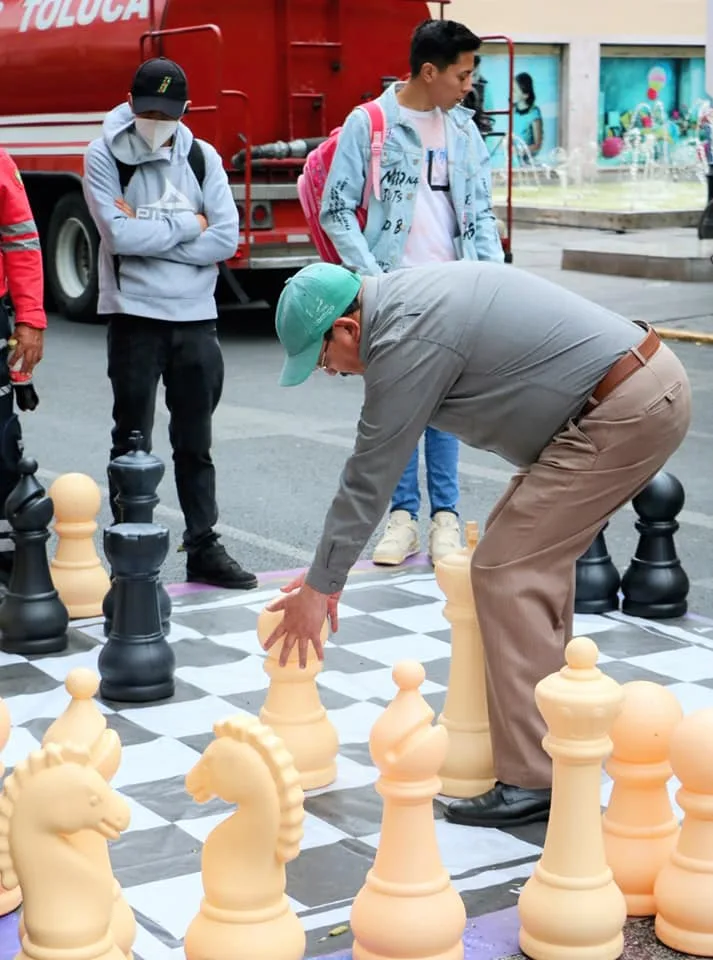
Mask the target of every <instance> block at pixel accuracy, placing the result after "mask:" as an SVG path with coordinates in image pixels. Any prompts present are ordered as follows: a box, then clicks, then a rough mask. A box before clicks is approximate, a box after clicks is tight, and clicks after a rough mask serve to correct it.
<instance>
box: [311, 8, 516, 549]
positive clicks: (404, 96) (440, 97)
mask: <svg viewBox="0 0 713 960" xmlns="http://www.w3.org/2000/svg"><path fill="white" fill-rule="evenodd" d="M479 47H480V40H479V39H478V37H476V36H475V35H474V34H473V33H471V31H470V30H468V28H467V27H465V26H463V25H462V24H459V23H455V22H453V21H450V20H428V21H426V22H425V23H422V24H421V25H420V26H419V27H418V28H417V29H416V31H415V33H414V35H413V38H412V42H411V54H410V66H411V76H410V78H409V80H408V81H406V82H405V83H395V84H393V85H392V86H391V87H389V88H388V89H387V90H386V91H385V93H384V94H382V96H381V97H380V98H379V100H378V102H379V104H380V105H381V107H382V109H383V112H384V116H385V119H386V136H385V142H384V147H383V152H382V155H381V178H380V192H381V196H380V197H377V196H375V195H374V192H373V191H372V194H371V196H370V199H369V203H368V218H367V223H366V227H365V229H364V232H363V233H362V231H361V229H360V228H359V224H358V222H357V218H356V210H357V208H358V207H359V206H361V203H362V198H363V194H364V188H365V184H366V179H367V171H368V169H369V165H370V161H371V136H370V129H369V119H368V117H367V115H366V113H365V112H364V111H363V110H359V109H357V110H354V111H353V112H352V113H351V114H350V116H349V117H348V118H347V120H346V122H345V124H344V127H343V130H342V133H341V135H340V138H339V144H338V146H337V150H336V152H335V154H334V158H333V161H332V167H331V170H330V173H329V177H328V179H327V183H326V184H325V189H324V196H323V203H322V211H321V216H320V221H321V224H322V227H323V229H324V231H325V232H326V233H327V235H328V236H329V238H330V240H331V241H332V243H333V244H334V246H335V248H336V250H337V251H338V253H339V256H340V257H341V259H342V263H343V264H344V266H346V267H349V268H350V269H352V270H354V271H356V272H357V273H360V274H362V275H370V276H376V275H378V274H381V273H389V272H391V271H393V270H396V269H399V268H405V267H406V268H407V267H414V266H420V265H423V264H426V263H433V262H434V261H436V262H438V261H441V262H443V261H452V260H495V261H498V262H501V261H502V260H503V249H502V244H501V241H500V237H499V233H498V229H497V223H496V219H495V216H494V215H493V211H492V200H491V181H490V158H489V154H488V151H487V149H486V147H485V143H484V142H483V138H482V136H481V135H480V133H479V131H478V129H477V127H476V125H475V123H474V122H473V111H472V110H467V109H466V108H465V107H463V106H461V101H462V99H463V98H464V97H465V96H466V95H467V94H468V93H469V92H470V89H471V85H472V73H473V65H474V62H475V52H476V50H477V49H478V48H479ZM458 452H459V450H458V440H457V439H456V437H454V436H452V435H451V434H449V433H444V432H443V431H440V430H436V429H434V428H433V427H430V426H429V427H427V429H426V433H425V457H426V471H427V478H428V492H429V499H430V505H431V525H430V529H429V537H428V552H429V555H430V557H431V560H432V561H433V562H434V563H435V562H436V561H438V560H439V559H440V558H441V557H443V556H446V555H447V554H449V553H452V552H453V551H455V550H457V549H458V548H459V547H460V545H461V541H460V525H459V521H458V513H457V501H458V494H459V490H458ZM419 507H420V492H419V484H418V447H417V448H416V449H415V450H414V452H413V456H412V457H411V460H410V461H409V464H408V466H407V467H406V470H405V471H404V474H403V476H402V477H401V479H400V481H399V483H398V485H397V487H396V489H395V491H394V494H393V497H392V500H391V513H390V517H389V522H388V524H387V527H386V531H385V533H384V536H383V538H382V540H381V541H380V543H379V544H378V545H377V547H376V549H375V551H374V554H373V560H374V562H375V563H379V564H385V565H394V566H396V565H398V564H401V563H403V562H404V560H406V558H407V557H410V556H413V555H414V554H416V553H418V551H419V549H420V543H419V528H418V512H419Z"/></svg>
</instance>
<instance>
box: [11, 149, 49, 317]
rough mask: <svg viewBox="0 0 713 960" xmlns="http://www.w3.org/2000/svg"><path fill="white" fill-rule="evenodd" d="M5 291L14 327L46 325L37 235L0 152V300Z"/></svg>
mask: <svg viewBox="0 0 713 960" xmlns="http://www.w3.org/2000/svg"><path fill="white" fill-rule="evenodd" d="M8 292H9V293H10V297H11V298H12V305H13V307H14V308H15V323H16V324H17V323H26V324H27V326H28V327H39V328H44V327H46V326H47V316H46V314H45V310H44V306H43V294H44V282H43V273H42V253H41V251H40V238H39V234H38V233H37V227H36V226H35V220H34V217H33V216H32V210H31V209H30V202H29V200H28V199H27V194H26V193H25V187H24V186H23V183H22V179H21V177H20V171H19V170H18V169H17V167H16V166H15V163H14V161H13V160H12V158H11V157H9V156H8V154H7V153H6V152H5V151H4V150H0V297H1V296H4V295H5V294H6V293H8Z"/></svg>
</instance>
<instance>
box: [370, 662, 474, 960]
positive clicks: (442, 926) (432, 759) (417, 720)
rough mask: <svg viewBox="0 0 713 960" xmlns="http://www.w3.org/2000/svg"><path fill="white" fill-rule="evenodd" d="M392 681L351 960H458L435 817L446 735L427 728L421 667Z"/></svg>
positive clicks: (453, 902)
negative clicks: (377, 817) (375, 840)
mask: <svg viewBox="0 0 713 960" xmlns="http://www.w3.org/2000/svg"><path fill="white" fill-rule="evenodd" d="M392 676H393V679H394V683H395V684H396V686H397V687H398V688H399V692H398V693H397V694H396V696H395V697H394V699H393V700H392V701H391V703H390V704H389V706H388V707H387V708H386V709H385V710H384V713H383V714H382V716H381V717H380V718H379V719H378V720H377V721H376V723H375V724H374V726H373V727H372V731H371V736H370V738H369V748H370V751H371V756H372V759H373V760H374V763H375V764H376V766H377V767H378V768H379V770H380V771H381V777H380V778H379V780H378V782H377V784H376V790H377V792H378V793H379V794H380V795H381V796H382V797H383V800H384V811H383V816H382V823H381V833H380V840H379V849H378V851H377V854H376V857H375V859H374V865H373V867H372V869H371V870H370V871H369V872H368V874H367V877H366V882H365V883H364V886H363V887H362V888H361V890H360V891H359V893H358V895H357V897H356V899H355V900H354V905H353V907H352V914H351V925H352V930H353V932H354V946H353V951H352V952H353V956H354V960H390V958H393V957H400V958H403V960H435V958H436V957H437V958H438V960H462V958H463V932H464V930H465V924H466V914H465V907H464V904H463V900H462V899H461V897H460V895H459V894H458V893H457V892H456V890H455V889H454V888H453V886H452V884H451V882H450V877H449V875H448V871H447V870H445V868H444V866H443V863H442V861H441V856H440V852H439V849H438V841H437V839H436V831H435V823H434V819H433V798H434V797H435V796H436V794H437V793H438V792H439V790H440V785H441V782H440V779H439V777H438V771H439V769H440V768H441V765H442V763H443V760H444V758H445V756H446V751H447V749H448V733H447V731H446V729H445V728H444V727H442V726H440V725H437V726H433V725H432V720H433V716H434V714H433V710H432V709H431V708H430V707H429V705H428V704H427V703H426V701H425V700H424V699H423V697H422V695H421V693H420V691H419V687H420V685H421V684H422V683H423V681H424V679H425V676H426V671H425V670H424V669H423V666H422V665H421V664H420V663H417V662H416V661H413V660H407V661H402V662H400V663H397V664H396V666H395V667H394V669H393V673H392ZM416 851H417V853H416Z"/></svg>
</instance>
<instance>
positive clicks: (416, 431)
mask: <svg viewBox="0 0 713 960" xmlns="http://www.w3.org/2000/svg"><path fill="white" fill-rule="evenodd" d="M362 289H363V301H362V312H361V324H362V337H361V358H362V361H363V363H364V365H365V367H366V372H365V374H364V405H363V407H362V410H361V418H360V420H359V426H358V430H357V438H356V444H355V448H354V452H353V454H352V455H351V457H350V458H349V460H348V461H347V462H346V464H345V466H344V470H343V472H342V476H341V480H340V484H339V491H338V492H337V495H336V496H335V498H334V501H333V503H332V505H331V507H330V509H329V512H328V514H327V517H326V520H325V523H324V530H323V533H322V538H321V540H320V543H319V546H318V547H317V551H316V553H315V558H314V562H313V563H312V566H311V568H310V571H309V573H308V575H307V583H308V584H309V585H310V586H312V587H314V589H315V590H319V591H320V592H321V593H333V592H336V591H337V590H341V589H342V587H343V586H344V584H345V582H346V579H347V576H348V574H349V571H350V569H351V567H352V566H353V564H354V563H355V561H356V560H357V558H358V556H359V554H360V553H361V551H362V549H363V548H364V545H365V544H366V542H367V540H368V539H369V537H370V536H371V534H372V533H373V532H374V530H375V529H376V526H377V524H378V522H379V520H380V519H381V517H382V515H383V513H384V510H385V509H386V506H387V503H388V500H389V498H390V497H391V494H392V492H393V490H394V488H395V487H396V484H397V482H398V479H399V477H400V476H401V474H402V473H403V471H404V470H405V468H406V464H407V463H408V460H409V457H410V456H411V454H412V453H413V451H414V449H415V448H416V445H417V443H418V438H419V437H420V436H421V434H422V433H423V431H424V430H425V428H426V426H427V425H428V424H429V423H430V424H432V425H433V426H434V427H436V428H437V429H439V430H445V431H446V432H447V433H454V434H455V435H456V436H457V437H459V438H460V439H461V440H462V441H463V443H466V444H468V446H471V447H475V448H476V449H479V450H490V451H492V452H493V453H496V454H498V455H499V456H500V457H502V458H503V459H504V460H506V461H508V462H510V463H512V464H515V465H517V466H528V465H530V464H532V463H534V462H535V461H536V460H537V458H538V457H539V455H540V453H541V451H542V450H543V448H544V447H545V446H547V444H548V443H549V442H550V441H551V439H552V438H553V436H554V435H555V434H556V433H557V432H558V431H559V430H560V429H561V428H562V427H563V426H564V425H565V423H566V422H567V420H568V419H569V418H570V417H574V416H575V415H576V414H577V413H579V412H580V411H581V410H582V408H583V406H584V404H585V402H586V400H587V398H588V397H589V396H590V395H591V393H592V391H593V390H594V388H595V387H596V385H597V384H598V383H599V381H600V380H601V379H602V378H603V377H604V375H605V374H606V373H607V371H608V370H609V369H610V368H611V366H612V365H613V364H614V363H615V361H616V360H618V359H619V358H620V357H622V356H624V354H625V353H626V352H627V351H628V350H629V349H630V348H631V347H633V346H635V345H636V344H637V343H640V342H641V341H642V340H643V339H644V336H645V331H644V330H642V329H641V327H640V326H637V325H636V324H635V323H633V322H632V321H631V320H627V319H625V318H624V317H621V316H619V315H618V314H615V313H613V312H612V311H610V310H606V309H605V308H604V307H600V306H598V305H597V304H595V303H591V302H589V301H588V300H584V299H583V298H582V297H579V296H577V295H576V294H574V293H571V292H570V291H569V290H565V289H563V288H562V287H559V286H556V285H555V284H553V283H551V282H549V281H547V280H544V279H542V278H541V277H537V276H534V275H533V274H531V273H527V272H525V271H522V270H518V269H517V268H515V267H512V266H505V265H504V264H499V263H486V262H483V261H480V262H473V261H460V262H456V263H439V264H431V265H428V266H424V267H411V268H410V269H408V270H397V271H395V272H394V273H389V274H382V275H381V276H380V277H378V278H374V277H365V278H364V281H363V287H362Z"/></svg>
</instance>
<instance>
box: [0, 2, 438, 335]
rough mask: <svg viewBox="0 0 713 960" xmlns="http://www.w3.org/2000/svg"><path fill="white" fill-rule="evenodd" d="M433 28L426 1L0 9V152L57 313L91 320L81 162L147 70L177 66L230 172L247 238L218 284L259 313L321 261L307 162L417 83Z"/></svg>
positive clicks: (93, 278) (195, 114) (199, 121)
mask: <svg viewBox="0 0 713 960" xmlns="http://www.w3.org/2000/svg"><path fill="white" fill-rule="evenodd" d="M446 2H450V0H446ZM443 6H444V4H440V7H441V15H442V14H443ZM429 16H430V13H429V9H428V6H427V4H426V3H425V2H422V0H5V2H4V3H0V77H1V80H0V146H2V147H4V148H5V149H6V150H7V151H8V152H9V153H10V154H11V155H12V156H13V158H14V159H15V161H16V163H17V164H18V166H19V168H20V170H21V172H22V175H23V179H24V181H25V185H26V188H27V191H28V194H29V197H30V201H31V203H32V207H33V210H34V213H35V217H36V220H37V223H38V229H39V231H40V237H41V239H42V245H43V250H44V258H45V275H46V280H47V288H48V294H49V295H50V297H51V300H52V304H51V306H54V308H55V309H56V310H57V311H58V312H60V313H62V314H64V316H66V317H68V318H71V319H74V320H92V319H94V317H95V304H96V297H97V246H98V237H97V233H96V230H95V228H94V225H93V223H92V220H91V218H90V216H89V213H88V211H87V208H86V205H85V203H84V199H83V196H82V190H81V178H82V170H83V156H84V152H85V150H86V147H87V144H88V143H89V142H90V141H91V140H93V139H94V138H95V137H97V136H99V135H100V132H101V126H102V121H103V120H104V116H105V114H106V113H107V112H108V111H109V110H110V109H111V108H112V107H114V106H115V105H116V104H118V103H120V102H122V101H123V100H125V99H126V95H127V92H128V87H129V84H130V80H131V77H132V75H133V72H134V70H135V69H136V67H137V66H138V64H139V63H140V62H141V61H142V60H144V59H146V58H148V57H153V56H167V57H170V58H171V59H173V60H176V61H178V62H179V63H180V64H181V65H182V66H183V68H184V69H185V70H186V73H187V75H188V79H189V83H190V88H191V91H190V92H191V100H192V106H191V110H190V113H189V115H188V117H187V123H188V125H189V126H190V127H191V129H192V130H193V132H194V133H195V134H196V135H197V136H199V137H201V138H203V139H206V140H209V141H210V142H211V143H212V144H213V145H214V146H215V147H216V149H217V150H218V151H219V152H220V154H221V156H222V157H223V161H224V165H225V168H226V170H227V171H228V175H229V179H230V183H231V187H232V191H233V196H234V198H235V202H236V204H237V205H238V208H239V210H240V222H241V235H240V246H239V248H238V250H237V252H236V256H235V257H234V258H233V259H232V260H231V261H230V262H229V263H228V264H227V265H226V267H227V269H223V270H222V278H223V284H222V291H223V292H224V293H227V297H228V301H229V302H228V303H221V307H222V308H223V309H225V308H226V307H228V308H230V307H232V308H233V309H241V308H245V307H248V308H254V307H256V306H258V305H259V306H263V307H264V306H267V305H269V303H270V302H271V301H272V300H273V299H274V296H275V293H276V291H278V290H279V288H280V286H281V284H282V282H284V279H285V276H287V275H289V273H291V272H293V271H294V270H295V269H297V268H299V267H301V266H303V265H305V264H306V263H309V262H311V261H312V260H314V259H316V252H315V250H314V248H313V246H312V244H311V241H310V237H309V234H308V232H307V228H306V224H305V220H304V217H303V215H302V211H301V208H300V206H299V202H298V199H297V189H296V181H297V177H298V176H299V173H300V171H301V169H302V166H303V163H304V158H305V156H306V154H307V153H308V152H309V150H310V149H312V147H313V146H315V145H316V144H317V143H319V142H320V141H321V139H322V138H324V137H325V136H327V135H328V134H329V132H330V131H331V130H332V129H334V127H337V126H339V125H341V123H342V122H343V120H344V117H345V116H346V115H347V114H348V113H349V111H350V110H351V109H352V108H353V107H354V106H355V105H356V104H358V103H360V102H363V101H365V100H369V99H371V98H373V97H375V96H378V95H379V94H380V93H381V92H382V91H383V89H384V88H385V87H386V86H387V85H388V84H389V83H391V82H392V81H393V80H394V79H395V78H396V77H397V76H403V75H404V74H406V73H407V70H408V62H407V51H408V38H409V36H410V34H411V32H412V30H413V29H414V27H415V26H416V25H417V24H418V23H419V22H421V21H422V20H425V19H427V18H428V17H429ZM221 299H223V298H222V297H221Z"/></svg>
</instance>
